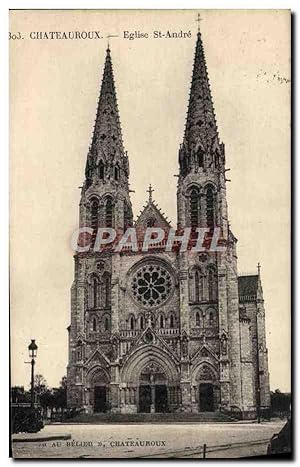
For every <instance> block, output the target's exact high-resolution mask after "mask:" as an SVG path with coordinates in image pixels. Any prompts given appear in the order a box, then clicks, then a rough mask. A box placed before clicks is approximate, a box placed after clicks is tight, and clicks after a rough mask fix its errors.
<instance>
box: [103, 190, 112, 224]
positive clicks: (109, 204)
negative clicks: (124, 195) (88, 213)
mask: <svg viewBox="0 0 300 467" xmlns="http://www.w3.org/2000/svg"><path fill="white" fill-rule="evenodd" d="M105 226H106V227H113V202H112V199H111V198H110V197H109V198H107V200H106V205H105Z"/></svg>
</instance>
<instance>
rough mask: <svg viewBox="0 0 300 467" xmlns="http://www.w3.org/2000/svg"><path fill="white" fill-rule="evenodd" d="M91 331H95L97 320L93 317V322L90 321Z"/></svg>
mask: <svg viewBox="0 0 300 467" xmlns="http://www.w3.org/2000/svg"><path fill="white" fill-rule="evenodd" d="M92 330H93V332H96V331H97V320H96V318H95V317H94V318H93V321H92Z"/></svg>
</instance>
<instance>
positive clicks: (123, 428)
mask: <svg viewBox="0 0 300 467" xmlns="http://www.w3.org/2000/svg"><path fill="white" fill-rule="evenodd" d="M290 37H291V13H290V11H289V10H199V11H198V10H197V11H196V10H164V11H163V10H124V11H123V10H12V11H10V32H9V46H10V159H11V162H10V165H11V171H10V248H11V254H10V283H11V295H10V303H11V315H10V316H11V400H10V404H11V431H12V442H11V446H12V456H13V457H14V458H126V459H128V458H148V459H149V458H184V459H187V458H221V459H223V458H226V459H230V458H247V457H253V456H266V457H265V458H266V459H267V456H272V455H278V454H282V453H291V435H290V430H291V428H290V425H291V385H290V381H291V335H290V333H291V303H290V300H291V298H290V297H291V294H290V261H291V258H290V248H291V245H290V229H291V219H290V186H291V180H290V173H291V172H290V164H291V155H290V143H291V141H290V140H291V137H290V125H291V120H290V95H291V82H290V81H291V72H290V69H291V56H290V47H291V44H290Z"/></svg>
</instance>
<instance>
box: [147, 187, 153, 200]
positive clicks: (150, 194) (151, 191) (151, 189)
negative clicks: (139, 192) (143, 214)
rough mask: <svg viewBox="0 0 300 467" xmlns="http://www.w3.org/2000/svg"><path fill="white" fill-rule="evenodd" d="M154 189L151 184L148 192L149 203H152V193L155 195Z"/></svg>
mask: <svg viewBox="0 0 300 467" xmlns="http://www.w3.org/2000/svg"><path fill="white" fill-rule="evenodd" d="M153 191H154V189H153V188H152V185H151V183H150V185H149V189H148V190H147V193H149V203H150V202H151V201H152V193H153Z"/></svg>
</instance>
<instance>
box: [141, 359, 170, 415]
mask: <svg viewBox="0 0 300 467" xmlns="http://www.w3.org/2000/svg"><path fill="white" fill-rule="evenodd" d="M167 383H168V381H167V377H166V374H165V372H164V371H163V369H162V368H161V367H160V366H159V365H157V364H156V363H150V364H147V365H146V366H145V367H144V368H143V370H142V371H141V374H140V381H139V405H138V410H139V412H142V413H165V412H168V411H169V404H168V384H167Z"/></svg>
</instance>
